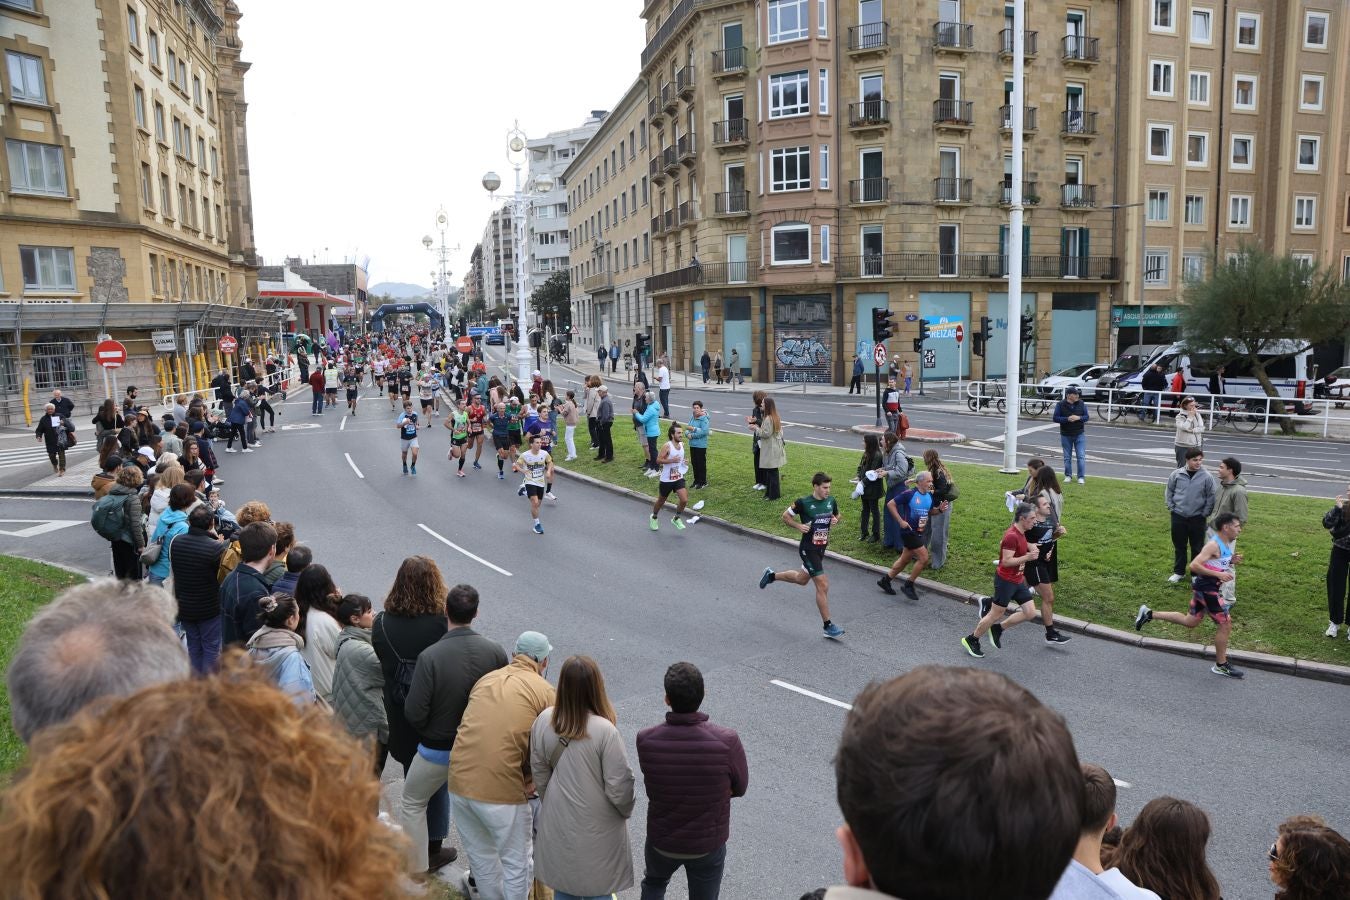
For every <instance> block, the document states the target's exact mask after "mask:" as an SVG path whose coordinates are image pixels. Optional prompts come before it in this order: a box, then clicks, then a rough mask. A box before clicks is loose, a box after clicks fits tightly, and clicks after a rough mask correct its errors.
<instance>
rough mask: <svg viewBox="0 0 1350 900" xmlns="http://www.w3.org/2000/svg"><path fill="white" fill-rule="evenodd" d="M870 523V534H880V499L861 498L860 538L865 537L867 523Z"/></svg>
mask: <svg viewBox="0 0 1350 900" xmlns="http://www.w3.org/2000/svg"><path fill="white" fill-rule="evenodd" d="M869 521H870V522H871V523H872V532H871V533H872V534H873V535H880V534H881V498H880V497H868V496H866V495H864V496H863V498H862V536H863V537H867V534H868V531H867V523H868V522H869Z"/></svg>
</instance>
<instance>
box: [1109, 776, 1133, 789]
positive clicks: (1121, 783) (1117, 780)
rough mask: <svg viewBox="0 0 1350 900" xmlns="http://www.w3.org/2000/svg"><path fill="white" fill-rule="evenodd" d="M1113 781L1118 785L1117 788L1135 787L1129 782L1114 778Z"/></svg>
mask: <svg viewBox="0 0 1350 900" xmlns="http://www.w3.org/2000/svg"><path fill="white" fill-rule="evenodd" d="M1111 780H1112V781H1114V782H1115V783H1116V787H1123V788H1131V787H1134V785H1132V784H1130V783H1129V782H1128V781H1121V780H1120V779H1119V778H1112V779H1111Z"/></svg>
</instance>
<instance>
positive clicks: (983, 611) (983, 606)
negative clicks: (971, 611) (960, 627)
mask: <svg viewBox="0 0 1350 900" xmlns="http://www.w3.org/2000/svg"><path fill="white" fill-rule="evenodd" d="M979 606H980V611H979V613H978V614H977V615H976V616H975V618H977V619H983V618H984V617H985V616H987V615H989V610H991V609H993V608H994V598H993V597H981V598H980V604H979Z"/></svg>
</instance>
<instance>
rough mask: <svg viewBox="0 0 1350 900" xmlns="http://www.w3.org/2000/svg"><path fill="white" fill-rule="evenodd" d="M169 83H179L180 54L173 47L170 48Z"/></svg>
mask: <svg viewBox="0 0 1350 900" xmlns="http://www.w3.org/2000/svg"><path fill="white" fill-rule="evenodd" d="M168 58H169V84H175V85H176V84H177V83H178V54H177V53H175V52H174V49H173V48H172V47H170V48H169V57H168Z"/></svg>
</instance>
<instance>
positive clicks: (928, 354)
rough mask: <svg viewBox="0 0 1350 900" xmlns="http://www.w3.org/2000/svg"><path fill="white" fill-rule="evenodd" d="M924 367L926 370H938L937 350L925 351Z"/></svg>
mask: <svg viewBox="0 0 1350 900" xmlns="http://www.w3.org/2000/svg"><path fill="white" fill-rule="evenodd" d="M923 367H924V368H925V369H936V368H937V351H936V350H925V351H923Z"/></svg>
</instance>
